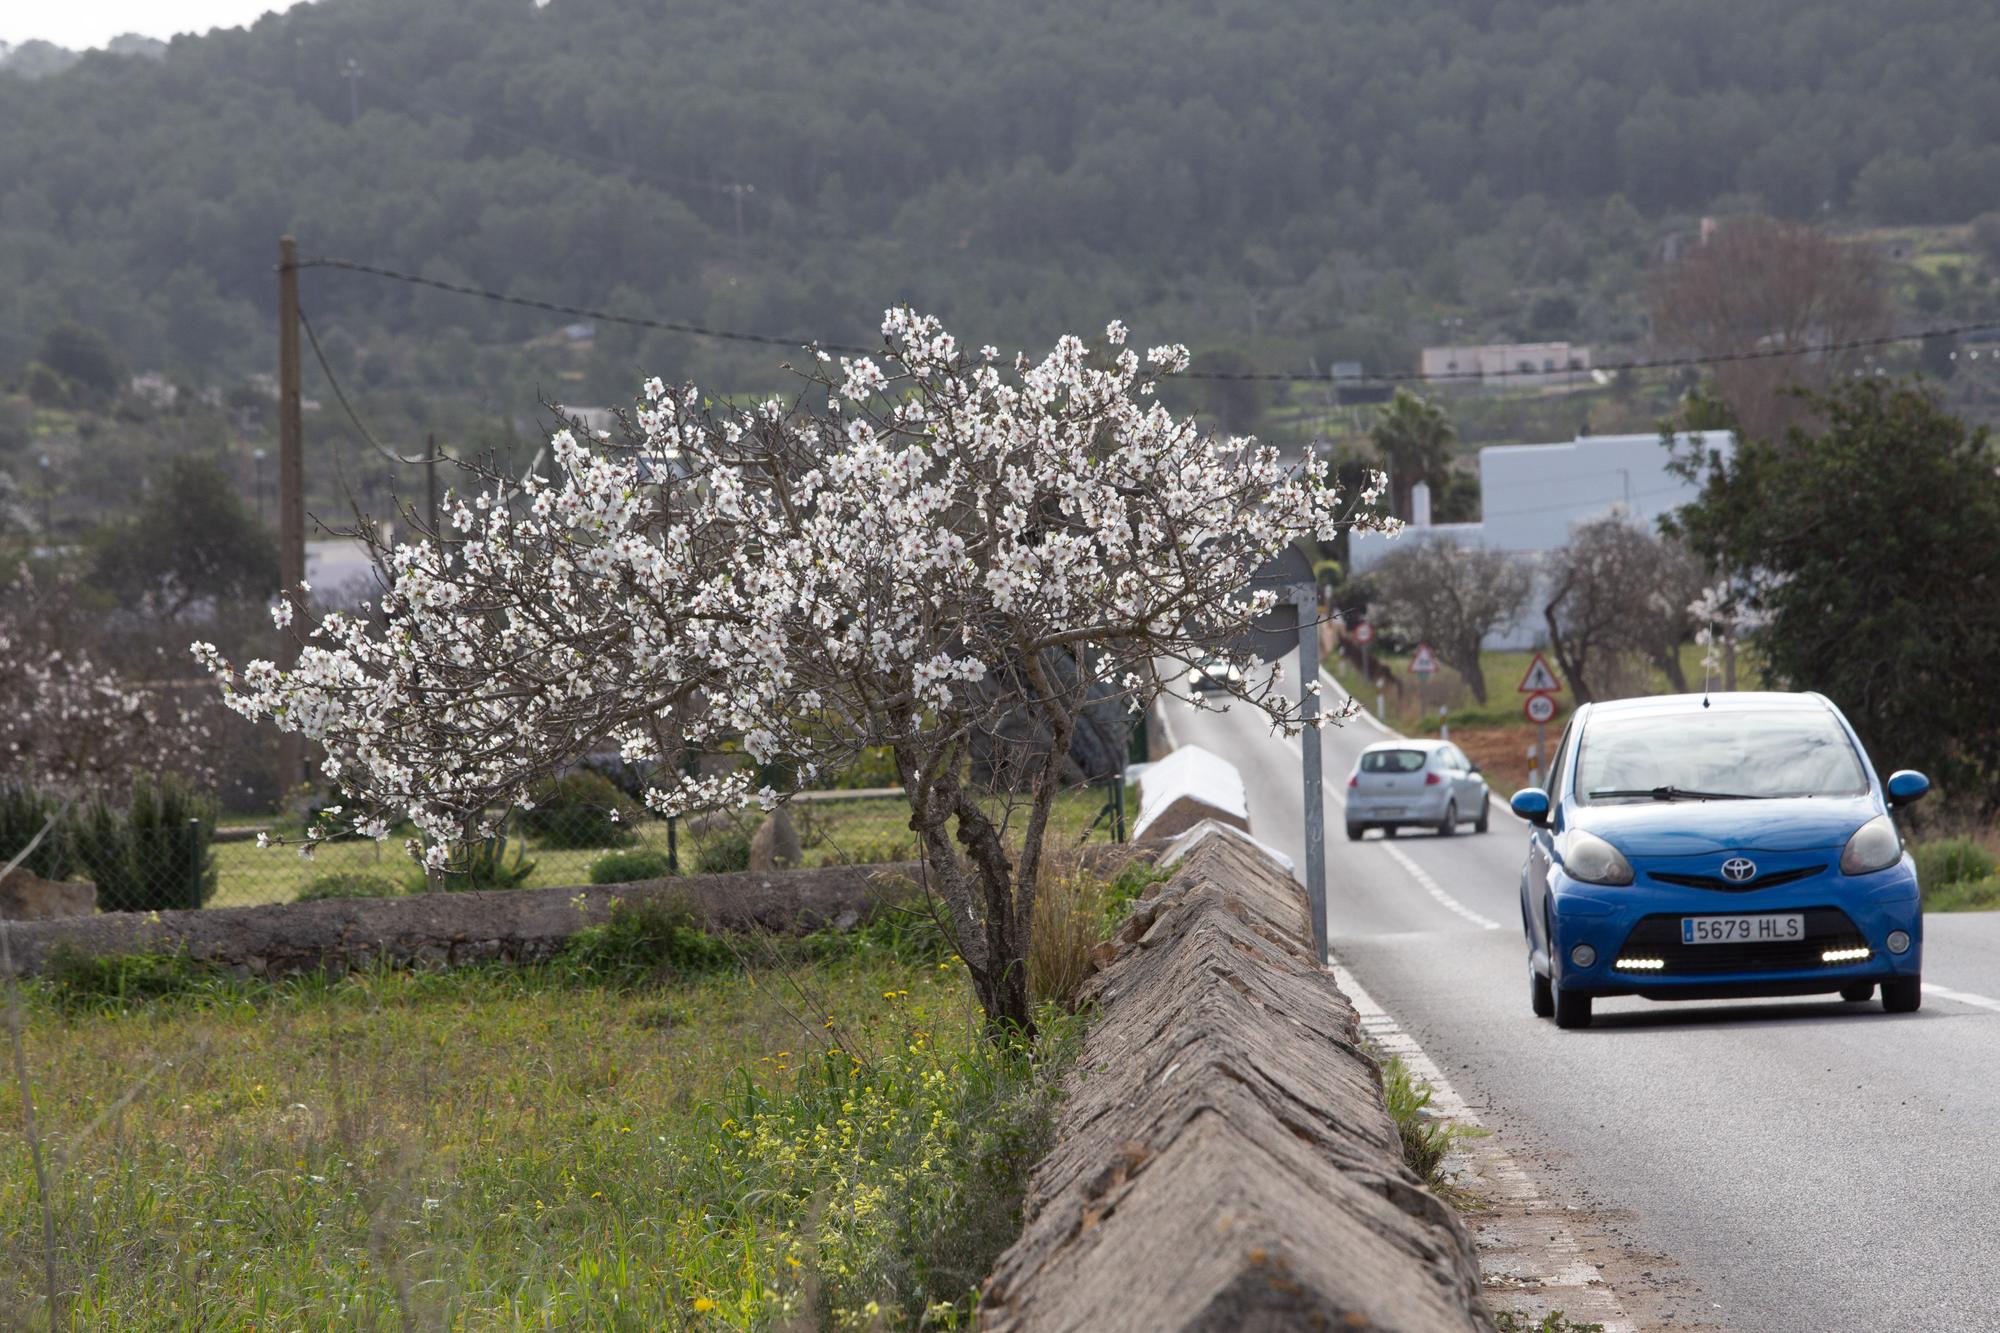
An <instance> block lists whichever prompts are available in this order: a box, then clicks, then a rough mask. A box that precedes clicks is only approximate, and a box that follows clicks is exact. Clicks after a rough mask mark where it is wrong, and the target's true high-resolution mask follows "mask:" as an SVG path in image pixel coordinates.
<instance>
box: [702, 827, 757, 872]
mask: <svg viewBox="0 0 2000 1333" xmlns="http://www.w3.org/2000/svg"><path fill="white" fill-rule="evenodd" d="M694 868H695V869H696V870H698V871H700V872H701V873H702V874H704V875H728V874H733V873H734V872H736V871H738V870H748V869H749V868H750V833H749V831H748V830H747V829H742V828H738V827H736V826H735V825H730V826H728V827H725V828H719V829H716V830H715V831H714V832H712V833H709V834H708V835H706V836H705V837H703V838H702V840H701V845H700V847H699V849H698V850H697V851H696V852H695V858H694Z"/></svg>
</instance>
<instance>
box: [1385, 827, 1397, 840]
mask: <svg viewBox="0 0 2000 1333" xmlns="http://www.w3.org/2000/svg"><path fill="white" fill-rule="evenodd" d="M1382 836H1383V837H1385V838H1393V837H1395V836H1396V826H1395V825H1394V824H1384V825H1383V826H1382Z"/></svg>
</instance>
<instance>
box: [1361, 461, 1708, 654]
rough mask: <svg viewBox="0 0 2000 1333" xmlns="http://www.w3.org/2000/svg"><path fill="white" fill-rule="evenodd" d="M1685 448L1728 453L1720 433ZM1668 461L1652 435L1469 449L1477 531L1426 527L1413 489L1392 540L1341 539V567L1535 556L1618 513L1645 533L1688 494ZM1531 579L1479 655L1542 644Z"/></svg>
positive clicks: (1424, 510) (1424, 492) (1538, 602)
mask: <svg viewBox="0 0 2000 1333" xmlns="http://www.w3.org/2000/svg"><path fill="white" fill-rule="evenodd" d="M1677 440H1678V443H1679V444H1680V445H1681V446H1682V447H1685V446H1687V445H1688V444H1691V443H1693V442H1695V441H1697V440H1698V441H1699V442H1700V446H1701V450H1702V452H1703V454H1708V453H1711V452H1717V451H1719V452H1720V453H1722V454H1723V455H1724V456H1725V457H1727V456H1728V454H1729V452H1730V451H1731V450H1732V449H1733V448H1734V447H1735V444H1736V439H1735V436H1733V435H1732V434H1730V432H1728V431H1726V430H1711V431H1699V432H1694V433H1691V434H1682V435H1680V436H1679V437H1677ZM1671 457H1672V456H1671V455H1670V454H1669V453H1668V452H1667V450H1666V448H1665V447H1664V446H1663V445H1662V444H1661V442H1660V437H1659V436H1658V435H1586V436H1582V437H1579V438H1578V439H1575V440H1572V441H1570V442H1569V443H1567V444H1501V445H1488V446H1487V447H1486V448H1484V449H1481V450H1480V451H1479V498H1480V511H1481V517H1480V519H1479V521H1478V522H1477V523H1432V522H1431V521H1430V490H1429V488H1428V487H1426V486H1424V485H1422V484H1421V483H1419V484H1418V486H1417V487H1416V488H1415V492H1414V494H1413V495H1412V496H1411V510H1412V514H1411V521H1410V523H1409V525H1408V526H1407V527H1405V528H1404V529H1403V532H1402V534H1401V535H1399V536H1396V537H1385V536H1383V535H1382V534H1381V533H1379V532H1351V533H1349V534H1348V538H1347V553H1348V566H1349V569H1350V570H1351V571H1352V572H1353V573H1354V574H1365V573H1366V572H1367V571H1368V570H1369V569H1371V568H1372V567H1374V566H1375V565H1377V564H1379V563H1381V561H1382V559H1383V557H1384V556H1386V555H1387V554H1388V553H1389V552H1390V551H1391V550H1392V549H1393V545H1392V544H1403V543H1408V542H1413V541H1415V542H1422V541H1436V540H1446V541H1455V542H1457V543H1458V544H1459V545H1461V546H1484V547H1490V548H1492V549H1494V550H1498V551H1511V552H1513V553H1515V554H1518V555H1521V556H1525V557H1530V558H1533V557H1538V556H1540V555H1542V554H1543V553H1545V552H1548V551H1553V550H1555V549H1556V548H1557V547H1559V546H1562V545H1564V544H1565V543H1567V542H1568V541H1569V534H1570V530H1571V529H1572V528H1574V527H1575V526H1576V525H1577V524H1579V523H1585V522H1588V521H1589V520H1591V519H1594V518H1602V517H1603V516H1604V515H1606V514H1609V513H1611V512H1612V511H1614V510H1618V509H1623V510H1624V511H1625V512H1627V513H1629V514H1631V515H1632V517H1633V518H1634V519H1635V520H1636V521H1638V522H1640V523H1642V524H1644V525H1645V526H1646V527H1648V528H1653V527H1655V526H1656V525H1657V523H1658V520H1659V518H1660V517H1661V515H1663V514H1667V513H1670V512H1671V511H1673V510H1675V509H1678V508H1680V507H1681V506H1682V505H1684V504H1687V503H1688V502H1689V501H1691V500H1693V499H1694V498H1695V494H1696V490H1697V488H1696V487H1695V486H1694V485H1693V484H1692V483H1691V482H1688V481H1687V480H1685V479H1684V478H1682V477H1679V476H1677V475H1675V474H1674V473H1673V472H1670V471H1669V470H1668V469H1667V464H1668V463H1669V462H1670V461H1671ZM1543 600H1544V599H1543V598H1542V595H1541V580H1540V577H1539V575H1538V576H1537V579H1536V587H1535V590H1534V591H1533V592H1532V593H1531V594H1530V595H1529V598H1528V604H1527V605H1526V606H1524V607H1522V609H1521V613H1520V614H1519V615H1518V616H1516V617H1515V619H1514V622H1513V623H1512V624H1510V625H1506V626H1503V627H1501V628H1500V629H1499V630H1496V631H1495V632H1494V633H1493V634H1492V635H1491V636H1490V637H1489V638H1488V639H1487V641H1486V646H1487V647H1488V648H1503V649H1504V648H1531V647H1537V646H1539V645H1540V644H1541V643H1542V642H1543V641H1544V640H1545V639H1546V638H1547V627H1546V625H1545V624H1544V623H1543V620H1542V602H1543Z"/></svg>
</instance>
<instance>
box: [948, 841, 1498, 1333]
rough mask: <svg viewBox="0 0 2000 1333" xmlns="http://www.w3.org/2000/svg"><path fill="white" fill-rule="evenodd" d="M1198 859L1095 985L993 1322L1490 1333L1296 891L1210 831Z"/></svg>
mask: <svg viewBox="0 0 2000 1333" xmlns="http://www.w3.org/2000/svg"><path fill="white" fill-rule="evenodd" d="M1189 842H1191V843H1192V846H1191V849H1189V850H1186V851H1185V855H1184V857H1183V859H1182V860H1181V862H1180V869H1179V871H1178V873H1176V874H1175V875H1174V877H1173V878H1172V879H1171V880H1169V881H1168V882H1167V883H1166V884H1164V885H1161V886H1156V889H1157V892H1156V894H1155V896H1152V897H1150V898H1148V899H1146V900H1144V901H1142V902H1141V903H1140V904H1139V905H1138V908H1137V910H1136V911H1135V912H1134V914H1133V916H1132V918H1131V919H1130V920H1129V921H1128V922H1127V923H1126V924H1125V926H1124V927H1123V929H1122V930H1121V931H1120V933H1119V936H1118V939H1117V941H1116V944H1115V948H1114V949H1113V950H1111V951H1109V957H1108V958H1107V959H1106V960H1105V966H1104V967H1103V970H1102V971H1100V972H1099V973H1098V974H1097V975H1096V976H1095V977H1094V978H1093V979H1092V981H1091V983H1090V987H1089V989H1090V992H1091V994H1092V996H1093V997H1094V998H1095V999H1096V1000H1097V1001H1098V1002H1099V1004H1100V1006H1101V1012H1100V1015H1099V1017H1098V1018H1097V1019H1096V1021H1095V1022H1094V1023H1093V1024H1092V1025H1091V1028H1090V1030H1089V1033H1088V1035H1087V1037H1086V1039H1085V1047H1084V1050H1083V1053H1082V1055H1081V1057H1080V1059H1079V1060H1078V1062H1077V1065H1076V1068H1075V1071H1074V1072H1073V1074H1072V1075H1071V1086H1070V1088H1069V1089H1068V1091H1069V1098H1068V1101H1067V1104H1066V1105H1065V1107H1064V1110H1063V1113H1062V1117H1061V1120H1060V1123H1059V1124H1058V1126H1057V1131H1056V1147H1055V1149H1054V1150H1053V1151H1052V1152H1050V1154H1049V1155H1048V1156H1047V1157H1046V1158H1045V1159H1044V1160H1043V1161H1042V1162H1041V1163H1040V1165H1039V1166H1038V1167H1037V1168H1036V1171H1035V1173H1034V1177H1033V1180H1032V1183H1031V1186H1030V1191H1029V1197H1028V1202H1027V1213H1028V1220H1027V1225H1026V1227H1025V1228H1024V1230H1023V1232H1022V1235H1021V1237H1020V1239H1019V1240H1018V1241H1016V1243H1015V1244H1014V1246H1013V1247H1012V1248H1011V1249H1009V1250H1008V1251H1007V1253H1006V1254H1005V1255H1003V1256H1002V1257H1001V1259H1000V1261H999V1263H998V1265H997V1266H996V1268H995V1270H994V1273H993V1276H992V1277H991V1278H990V1279H989V1280H988V1282H987V1285H986V1289H985V1298H984V1301H983V1303H982V1315H983V1317H982V1323H981V1326H982V1327H983V1328H986V1329H988V1330H990V1333H1058V1331H1059V1330H1063V1331H1066V1330H1078V1331H1081V1330H1093V1331H1095V1333H1102V1331H1103V1330H1117V1329H1135V1330H1138V1329H1143V1330H1149V1331H1150V1330H1171V1329H1184V1330H1224V1329H1229V1330H1279V1329H1284V1330H1293V1329H1308V1330H1310V1329H1340V1330H1353V1329H1375V1330H1398V1331H1399V1333H1433V1331H1437V1333H1442V1331H1443V1330H1454V1331H1462V1330H1479V1331H1482V1333H1490V1330H1492V1329H1493V1323H1492V1319H1491V1317H1490V1315H1488V1314H1487V1312H1486V1311H1485V1309H1484V1307H1483V1306H1482V1305H1481V1303H1480V1300H1479V1271H1478V1265H1477V1263H1476V1261H1475V1259H1474V1255H1473V1249H1472V1245H1471V1242H1470V1240H1469V1239H1468V1237H1467V1236H1466V1233H1465V1230H1464V1228H1463V1227H1462V1226H1461V1225H1460V1224H1459V1222H1458V1219H1457V1218H1456V1217H1455V1216H1454V1215H1453V1214H1452V1212H1451V1210H1450V1209H1449V1208H1448V1207H1446V1206H1445V1205H1444V1204H1443V1203H1442V1202H1440V1201H1439V1200H1438V1199H1437V1198H1436V1196H1434V1195H1433V1194H1431V1193H1430V1192H1429V1191H1427V1190H1425V1189H1424V1188H1423V1187H1422V1185H1421V1184H1420V1183H1419V1182H1418V1180H1417V1179H1416V1177H1415V1176H1413V1175H1412V1174H1411V1173H1410V1172H1409V1170H1408V1169H1407V1168H1406V1167H1404V1166H1403V1164H1402V1156H1401V1150H1400V1144H1399V1141H1398V1138H1397V1134H1396V1130H1395V1126H1394V1125H1393V1123H1392V1122H1391V1121H1390V1119H1389V1114H1388V1111H1387V1108H1386V1107H1385V1105H1384V1103H1383V1098H1382V1083H1381V1075H1380V1071H1379V1070H1378V1068H1377V1067H1376V1065H1375V1062H1374V1061H1373V1060H1372V1059H1370V1058H1369V1056H1368V1055H1367V1054H1366V1053H1365V1052H1364V1051H1362V1049H1361V1048H1360V1045H1359V1041H1360V1027H1359V1022H1358V1020H1357V1018H1356V1016H1355V1012H1354V1009H1353V1007H1352V1006H1351V1005H1349V1003H1348V1002H1347V999H1346V997H1345V996H1343V995H1342V994H1341V993H1340V990H1339V989H1338V987H1337V986H1335V984H1334V981H1333V978H1332V977H1331V976H1330V975H1329V974H1328V973H1327V972H1326V971H1325V970H1324V969H1322V968H1320V967H1319V966H1318V965H1317V964H1316V962H1315V960H1314V957H1313V952H1312V945H1311V927H1310V923H1309V920H1308V918H1307V914H1306V910H1307V909H1306V903H1305V899H1304V895H1303V894H1302V893H1301V892H1300V890H1299V888H1298V886H1297V885H1296V884H1295V883H1294V882H1293V880H1292V879H1291V877H1290V875H1289V874H1287V873H1285V871H1284V869H1283V868H1282V867H1281V866H1280V865H1279V864H1278V863H1277V862H1276V861H1274V860H1273V859H1272V858H1271V857H1270V856H1269V855H1267V854H1266V853H1265V852H1264V851H1262V850H1261V849H1259V848H1258V847H1257V846H1256V845H1255V844H1254V843H1252V842H1250V841H1249V840H1248V839H1246V838H1243V837H1241V836H1239V835H1236V834H1235V833H1233V832H1230V831H1227V830H1225V829H1224V828H1222V827H1221V826H1220V825H1216V824H1210V825H1207V826H1205V827H1204V828H1202V829H1198V830H1195V831H1193V832H1192V833H1190V834H1189V835H1188V840H1187V841H1186V842H1184V843H1183V844H1181V845H1182V846H1183V847H1186V846H1187V845H1188V843H1189ZM1171 854H1172V853H1170V855H1171Z"/></svg>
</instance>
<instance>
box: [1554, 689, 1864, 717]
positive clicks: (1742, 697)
mask: <svg viewBox="0 0 2000 1333" xmlns="http://www.w3.org/2000/svg"><path fill="white" fill-rule="evenodd" d="M1704 707H1706V708H1710V709H1719V710H1722V711H1725V712H1741V711H1745V710H1750V709H1775V708H1790V709H1799V710H1801V711H1804V710H1807V709H1819V710H1822V711H1825V712H1831V711H1832V710H1833V704H1832V703H1831V702H1829V701H1828V699H1827V697H1826V696H1825V695H1823V694H1814V693H1811V692H1810V691H1804V692H1800V691H1791V690H1717V691H1716V692H1714V693H1712V694H1648V695H1643V696H1641V697H1639V698H1636V699H1607V700H1605V701H1603V702H1602V703H1593V704H1591V705H1590V712H1591V715H1592V716H1593V717H1602V716H1606V715H1612V716H1618V715H1626V714H1633V713H1685V712H1687V711H1689V710H1690V709H1695V708H1704Z"/></svg>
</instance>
